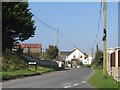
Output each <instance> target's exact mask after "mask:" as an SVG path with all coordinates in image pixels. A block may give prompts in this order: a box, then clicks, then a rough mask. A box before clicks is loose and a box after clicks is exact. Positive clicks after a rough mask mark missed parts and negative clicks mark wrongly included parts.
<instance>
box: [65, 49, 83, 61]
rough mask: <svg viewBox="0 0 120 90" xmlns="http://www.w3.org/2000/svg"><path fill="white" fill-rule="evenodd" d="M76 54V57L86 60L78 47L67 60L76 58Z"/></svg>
mask: <svg viewBox="0 0 120 90" xmlns="http://www.w3.org/2000/svg"><path fill="white" fill-rule="evenodd" d="M74 56H75V59H77V60H79V61H81V60H84V59H85V55H84V54H83V53H82V52H80V51H79V50H78V49H76V50H75V51H74V52H72V53H71V54H70V55H69V56H68V57H67V59H66V61H71V59H74ZM81 56H82V57H81Z"/></svg>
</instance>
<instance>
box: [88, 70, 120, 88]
mask: <svg viewBox="0 0 120 90" xmlns="http://www.w3.org/2000/svg"><path fill="white" fill-rule="evenodd" d="M88 82H89V83H90V84H91V85H92V86H93V87H95V88H99V89H100V90H101V89H102V90H103V88H104V90H106V89H107V88H114V89H115V88H116V89H118V82H116V81H115V80H114V79H113V77H112V76H109V75H108V74H107V78H106V79H105V78H104V77H103V74H102V69H100V68H94V74H93V75H92V76H91V77H90V79H89V80H88ZM119 84H120V83H119Z"/></svg>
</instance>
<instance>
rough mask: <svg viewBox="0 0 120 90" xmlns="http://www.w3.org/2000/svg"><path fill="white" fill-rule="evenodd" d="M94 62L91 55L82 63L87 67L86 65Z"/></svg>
mask: <svg viewBox="0 0 120 90" xmlns="http://www.w3.org/2000/svg"><path fill="white" fill-rule="evenodd" d="M92 61H93V57H92V55H90V54H89V55H88V57H87V58H86V59H84V60H82V63H83V64H84V65H86V64H91V63H92Z"/></svg>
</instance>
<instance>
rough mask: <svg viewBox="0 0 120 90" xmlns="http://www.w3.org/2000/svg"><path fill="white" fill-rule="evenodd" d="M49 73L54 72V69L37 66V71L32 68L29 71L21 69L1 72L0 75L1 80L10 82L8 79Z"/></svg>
mask: <svg viewBox="0 0 120 90" xmlns="http://www.w3.org/2000/svg"><path fill="white" fill-rule="evenodd" d="M51 71H55V69H54V68H48V67H43V66H38V68H37V70H35V67H33V66H32V67H30V68H29V69H21V70H15V71H7V72H6V71H3V72H1V73H2V80H10V79H16V78H21V77H27V76H34V75H41V74H44V73H47V72H51ZM1 73H0V74H1Z"/></svg>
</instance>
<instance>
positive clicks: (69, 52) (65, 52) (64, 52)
mask: <svg viewBox="0 0 120 90" xmlns="http://www.w3.org/2000/svg"><path fill="white" fill-rule="evenodd" d="M70 54H71V51H61V52H60V55H66V56H68V55H70Z"/></svg>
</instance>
